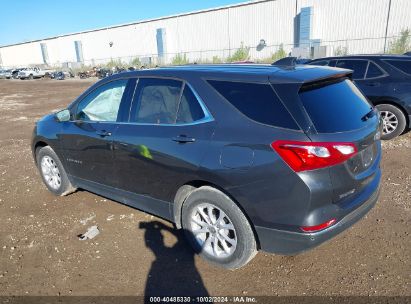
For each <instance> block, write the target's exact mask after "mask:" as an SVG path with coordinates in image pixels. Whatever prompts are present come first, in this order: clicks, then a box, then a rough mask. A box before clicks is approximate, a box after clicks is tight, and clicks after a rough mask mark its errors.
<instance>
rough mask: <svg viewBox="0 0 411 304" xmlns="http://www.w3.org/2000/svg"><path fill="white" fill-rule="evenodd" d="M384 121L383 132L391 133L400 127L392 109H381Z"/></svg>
mask: <svg viewBox="0 0 411 304" xmlns="http://www.w3.org/2000/svg"><path fill="white" fill-rule="evenodd" d="M380 114H381V118H382V122H383V134H384V135H386V134H390V133H392V132H394V131H395V130H396V129H397V127H398V118H397V116H395V114H394V113H392V112H390V111H380Z"/></svg>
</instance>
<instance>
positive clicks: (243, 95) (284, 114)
mask: <svg viewBox="0 0 411 304" xmlns="http://www.w3.org/2000/svg"><path fill="white" fill-rule="evenodd" d="M209 83H210V84H211V85H212V86H213V87H214V88H215V89H216V90H217V91H218V92H219V93H220V94H221V95H223V97H225V99H227V100H228V101H229V102H230V103H231V104H232V105H233V106H234V107H236V108H237V109H238V110H239V111H240V112H241V113H243V114H244V115H246V116H247V117H249V118H251V119H253V120H255V121H257V122H260V123H263V124H267V125H271V126H276V127H282V128H289V129H298V126H297V125H296V123H295V122H294V120H293V119H292V117H291V115H290V114H289V113H288V111H287V110H286V108H285V107H284V106H283V104H282V103H281V101H280V100H279V99H278V97H277V95H276V94H275V92H274V91H273V89H272V88H271V86H270V85H268V84H256V83H244V82H229V81H211V80H210V81H209Z"/></svg>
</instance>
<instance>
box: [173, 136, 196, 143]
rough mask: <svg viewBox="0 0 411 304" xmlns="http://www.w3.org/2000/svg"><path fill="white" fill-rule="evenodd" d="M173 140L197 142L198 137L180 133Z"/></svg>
mask: <svg viewBox="0 0 411 304" xmlns="http://www.w3.org/2000/svg"><path fill="white" fill-rule="evenodd" d="M172 140H173V141H176V142H178V143H190V142H195V141H196V139H195V138H192V137H187V136H186V135H179V136H175V137H173V138H172Z"/></svg>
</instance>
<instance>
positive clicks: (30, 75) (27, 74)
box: [18, 68, 45, 80]
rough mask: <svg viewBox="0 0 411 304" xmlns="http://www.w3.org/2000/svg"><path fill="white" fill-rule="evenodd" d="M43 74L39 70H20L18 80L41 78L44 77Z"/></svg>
mask: <svg viewBox="0 0 411 304" xmlns="http://www.w3.org/2000/svg"><path fill="white" fill-rule="evenodd" d="M44 75H45V72H44V71H43V70H42V69H40V68H28V69H24V70H21V71H20V72H19V73H18V78H20V79H22V80H23V79H34V78H42V77H44Z"/></svg>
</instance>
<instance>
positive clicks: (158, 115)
mask: <svg viewBox="0 0 411 304" xmlns="http://www.w3.org/2000/svg"><path fill="white" fill-rule="evenodd" d="M181 88H182V82H181V81H178V80H172V79H154V78H141V79H140V80H139V82H138V89H137V92H138V94H137V99H136V101H137V109H136V110H135V113H133V115H132V117H131V120H132V121H136V122H140V123H153V124H173V123H175V121H176V116H177V110H178V103H179V100H180V94H181Z"/></svg>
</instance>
